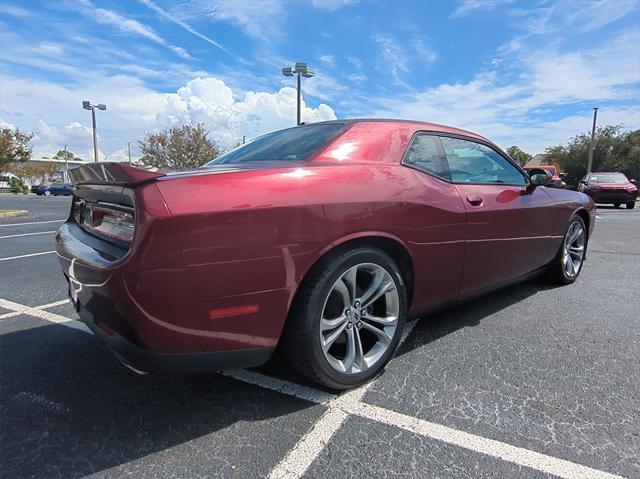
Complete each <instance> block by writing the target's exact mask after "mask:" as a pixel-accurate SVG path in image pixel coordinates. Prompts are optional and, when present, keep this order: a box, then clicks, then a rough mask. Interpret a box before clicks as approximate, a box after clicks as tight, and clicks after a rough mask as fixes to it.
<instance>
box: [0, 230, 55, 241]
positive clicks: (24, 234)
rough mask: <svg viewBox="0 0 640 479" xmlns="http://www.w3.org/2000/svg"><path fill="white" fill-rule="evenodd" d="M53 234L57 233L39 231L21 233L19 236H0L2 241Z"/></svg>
mask: <svg viewBox="0 0 640 479" xmlns="http://www.w3.org/2000/svg"><path fill="white" fill-rule="evenodd" d="M53 233H55V231H38V232H36V233H21V234H17V235H6V236H0V239H5V238H19V237H21V236H35V235H50V234H53Z"/></svg>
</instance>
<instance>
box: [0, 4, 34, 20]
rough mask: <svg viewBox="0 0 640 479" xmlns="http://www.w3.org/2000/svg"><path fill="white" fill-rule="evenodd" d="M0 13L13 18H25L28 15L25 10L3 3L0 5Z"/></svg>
mask: <svg viewBox="0 0 640 479" xmlns="http://www.w3.org/2000/svg"><path fill="white" fill-rule="evenodd" d="M0 13H4V14H5V15H11V16H13V17H26V16H27V15H29V12H28V11H26V10H25V9H23V8H20V7H17V6H16V5H9V4H5V3H3V4H2V5H0Z"/></svg>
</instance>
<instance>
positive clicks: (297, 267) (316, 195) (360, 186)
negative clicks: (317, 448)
mask: <svg viewBox="0 0 640 479" xmlns="http://www.w3.org/2000/svg"><path fill="white" fill-rule="evenodd" d="M156 184H157V185H158V188H159V189H160V191H161V193H162V195H163V197H164V198H165V200H166V203H167V206H168V208H169V210H170V211H171V213H172V217H171V218H170V219H168V221H170V222H171V225H172V227H171V229H172V230H174V231H177V232H179V241H180V249H181V252H182V255H183V260H184V263H185V265H186V270H187V276H188V280H189V283H190V285H191V287H192V288H193V289H194V291H195V292H196V293H197V294H198V295H200V296H202V297H206V298H218V297H224V296H232V295H233V296H235V295H242V294H250V293H256V292H261V291H265V292H266V291H276V290H278V291H284V292H286V297H287V304H286V308H288V306H289V304H290V302H291V300H292V298H293V295H294V294H295V291H296V289H297V287H298V285H299V284H300V281H301V280H302V278H303V277H304V275H305V274H306V272H307V271H308V270H309V268H310V267H311V266H312V265H313V264H314V263H315V262H316V261H317V260H318V258H319V257H320V256H321V255H322V254H323V253H324V252H326V251H327V250H328V249H330V248H331V247H332V246H335V245H338V244H340V243H342V242H344V241H347V240H350V239H353V238H358V237H361V236H369V235H371V236H386V237H390V238H393V239H395V240H397V241H398V242H399V243H400V244H402V245H404V247H405V248H406V249H407V250H408V252H409V254H410V255H411V257H412V259H413V263H414V268H415V272H414V276H415V283H414V284H415V287H414V302H413V305H414V306H415V307H421V306H424V305H425V304H428V303H432V302H437V301H439V300H442V299H446V298H448V297H450V296H452V295H455V294H457V292H458V288H459V281H460V277H461V269H462V261H463V248H464V244H463V242H462V241H461V239H462V238H463V236H464V228H465V216H464V206H463V204H462V202H461V200H460V198H459V196H458V195H457V193H456V192H455V190H452V189H450V188H449V189H448V188H446V186H445V184H443V182H440V181H438V180H435V179H433V178H430V177H427V176H426V175H423V174H421V173H418V172H416V171H414V170H411V169H409V168H406V167H404V166H400V165H392V164H377V165H374V164H355V163H353V164H345V165H328V164H327V165H324V166H306V167H300V168H283V169H279V170H265V171H246V172H235V173H233V174H227V173H221V174H210V175H199V176H191V177H185V178H180V179H173V180H167V181H162V180H161V181H158V182H157V183H156ZM281 320H282V321H284V317H282V318H281Z"/></svg>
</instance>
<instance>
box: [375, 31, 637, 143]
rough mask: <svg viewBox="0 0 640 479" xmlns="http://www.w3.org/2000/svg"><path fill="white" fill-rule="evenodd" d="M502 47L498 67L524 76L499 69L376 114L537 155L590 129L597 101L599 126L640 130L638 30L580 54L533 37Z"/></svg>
mask: <svg viewBox="0 0 640 479" xmlns="http://www.w3.org/2000/svg"><path fill="white" fill-rule="evenodd" d="M502 51H503V52H504V53H503V55H504V57H503V58H501V59H500V61H499V62H496V63H494V64H493V66H494V67H499V66H500V65H501V64H502V63H506V64H508V65H509V67H510V68H515V69H516V71H517V72H518V74H517V76H514V75H513V74H511V73H509V72H508V71H505V70H500V69H499V68H496V69H495V70H493V71H488V72H484V73H479V74H477V75H476V76H475V77H474V78H473V79H472V80H470V81H467V82H460V83H444V84H440V85H438V86H435V87H431V88H427V89H424V90H422V91H420V92H418V93H415V94H412V95H409V96H408V97H404V98H400V99H398V98H388V99H385V100H382V101H380V107H379V108H378V109H377V110H376V111H375V116H392V117H400V118H411V119H417V120H425V121H434V122H437V123H445V124H451V125H456V126H460V127H462V128H467V129H469V130H472V131H477V132H479V133H481V134H484V135H486V136H489V137H490V138H493V139H495V140H497V141H498V142H503V143H504V144H505V146H508V145H509V144H513V143H516V144H518V143H522V144H523V145H524V146H525V147H527V145H529V146H528V147H529V148H530V149H531V150H532V152H533V153H535V152H539V151H542V150H544V148H545V146H549V145H552V144H554V143H564V142H566V141H567V140H568V139H569V138H571V137H572V136H574V135H575V134H576V133H578V132H580V131H586V130H588V129H589V124H590V123H589V122H590V117H591V108H592V107H593V106H600V107H601V110H600V111H601V112H602V115H601V116H600V120H599V122H600V124H622V125H624V126H625V127H626V128H633V129H637V128H640V104H639V103H638V98H639V97H640V88H639V86H638V79H639V78H640V62H638V58H640V32H638V31H637V30H634V29H631V30H626V31H622V32H620V33H619V34H618V35H616V36H613V37H611V38H609V39H608V41H607V42H605V43H603V44H601V46H599V47H597V48H592V49H581V50H580V51H563V50H561V49H559V48H557V47H550V46H548V47H547V48H540V49H536V48H534V47H532V46H531V45H529V44H527V42H526V39H521V40H519V41H518V42H514V43H512V44H510V45H509V47H508V48H503V49H502ZM623 101H626V102H627V103H626V104H622V103H621V102H623ZM629 101H632V102H633V103H631V104H629V103H628V102H629Z"/></svg>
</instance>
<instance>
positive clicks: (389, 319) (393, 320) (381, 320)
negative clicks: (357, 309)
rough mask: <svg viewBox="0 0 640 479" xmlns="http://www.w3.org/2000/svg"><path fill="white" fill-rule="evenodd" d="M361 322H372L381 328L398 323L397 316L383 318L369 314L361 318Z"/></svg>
mask: <svg viewBox="0 0 640 479" xmlns="http://www.w3.org/2000/svg"><path fill="white" fill-rule="evenodd" d="M362 320H363V321H373V322H374V323H378V324H382V325H383V326H393V325H394V324H396V323H397V322H398V317H397V316H386V317H384V318H382V317H380V316H373V315H371V314H367V315H366V316H364V317H363V318H362Z"/></svg>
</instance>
